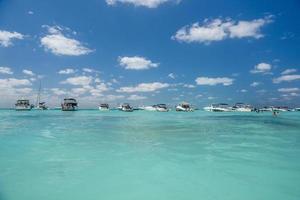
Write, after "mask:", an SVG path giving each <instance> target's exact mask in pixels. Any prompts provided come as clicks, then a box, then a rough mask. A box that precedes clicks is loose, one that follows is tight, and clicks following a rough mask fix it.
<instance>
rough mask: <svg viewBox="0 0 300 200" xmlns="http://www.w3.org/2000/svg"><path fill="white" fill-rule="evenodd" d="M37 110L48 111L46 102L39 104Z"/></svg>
mask: <svg viewBox="0 0 300 200" xmlns="http://www.w3.org/2000/svg"><path fill="white" fill-rule="evenodd" d="M34 109H36V110H48V109H49V108H48V107H47V106H46V103H45V102H39V103H38V105H37V106H36V107H35V108H34Z"/></svg>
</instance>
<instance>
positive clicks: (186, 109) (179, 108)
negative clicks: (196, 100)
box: [176, 102, 194, 112]
mask: <svg viewBox="0 0 300 200" xmlns="http://www.w3.org/2000/svg"><path fill="white" fill-rule="evenodd" d="M176 111H179V112H193V111H194V109H193V108H192V107H191V106H190V104H189V103H187V102H182V103H181V104H179V105H178V106H176Z"/></svg>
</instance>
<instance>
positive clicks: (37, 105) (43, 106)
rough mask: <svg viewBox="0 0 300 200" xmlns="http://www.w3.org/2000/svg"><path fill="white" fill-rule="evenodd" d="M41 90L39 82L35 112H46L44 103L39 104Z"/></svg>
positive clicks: (46, 108)
mask: <svg viewBox="0 0 300 200" xmlns="http://www.w3.org/2000/svg"><path fill="white" fill-rule="evenodd" d="M41 90H42V83H41V81H40V85H39V91H38V94H37V97H36V103H35V109H36V110H48V107H47V106H46V102H41Z"/></svg>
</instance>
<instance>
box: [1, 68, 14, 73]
mask: <svg viewBox="0 0 300 200" xmlns="http://www.w3.org/2000/svg"><path fill="white" fill-rule="evenodd" d="M0 74H13V72H12V71H11V68H9V67H0Z"/></svg>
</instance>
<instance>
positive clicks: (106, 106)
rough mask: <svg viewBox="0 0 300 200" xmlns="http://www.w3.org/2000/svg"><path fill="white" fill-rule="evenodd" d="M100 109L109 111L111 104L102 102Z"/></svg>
mask: <svg viewBox="0 0 300 200" xmlns="http://www.w3.org/2000/svg"><path fill="white" fill-rule="evenodd" d="M99 110H101V111H108V110H109V105H108V104H107V103H102V104H100V106H99Z"/></svg>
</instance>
